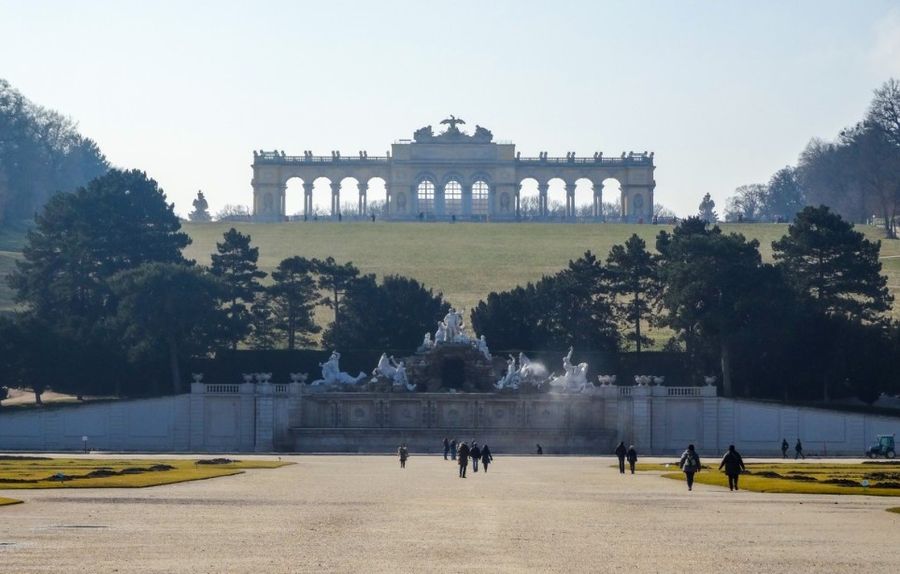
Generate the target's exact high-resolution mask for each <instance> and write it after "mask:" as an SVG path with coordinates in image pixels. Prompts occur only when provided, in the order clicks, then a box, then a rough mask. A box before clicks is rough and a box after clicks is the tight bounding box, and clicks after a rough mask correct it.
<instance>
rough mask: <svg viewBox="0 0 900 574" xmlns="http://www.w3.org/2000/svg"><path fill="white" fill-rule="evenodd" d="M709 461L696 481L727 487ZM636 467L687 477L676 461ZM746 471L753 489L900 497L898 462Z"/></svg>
mask: <svg viewBox="0 0 900 574" xmlns="http://www.w3.org/2000/svg"><path fill="white" fill-rule="evenodd" d="M707 464H708V465H709V466H707ZM707 464H704V465H703V469H702V471H701V472H698V473H697V474H695V475H694V481H695V482H698V483H700V484H709V485H713V486H721V487H722V488H728V478H727V477H726V476H725V474H724V473H723V472H721V471H719V470H717V469H718V461H716V462H708V463H707ZM636 470H638V471H651V472H662V473H663V474H662V476H663V477H664V478H671V479H675V480H684V473H682V472H680V471H679V470H678V466H677V465H676V464H675V463H674V461H673V462H672V463H669V464H667V465H666V464H638V465H637V466H636ZM673 471H675V472H673ZM747 471H748V472H747V473H746V474H742V475H741V478H740V487H741V488H742V489H744V490H750V491H754V492H776V493H791V494H868V495H872V496H900V465H897V464H888V463H881V464H867V463H748V464H747ZM864 484H865V486H863V485H864Z"/></svg>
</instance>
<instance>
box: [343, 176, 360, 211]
mask: <svg viewBox="0 0 900 574" xmlns="http://www.w3.org/2000/svg"><path fill="white" fill-rule="evenodd" d="M340 206H341V211H340V213H341V216H342V217H351V218H354V217H358V216H359V215H360V213H361V212H360V204H359V183H358V180H357V179H356V178H355V177H345V178H344V179H342V180H341V197H340Z"/></svg>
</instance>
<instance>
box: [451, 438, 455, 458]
mask: <svg viewBox="0 0 900 574" xmlns="http://www.w3.org/2000/svg"><path fill="white" fill-rule="evenodd" d="M450 460H456V439H453V440H451V441H450Z"/></svg>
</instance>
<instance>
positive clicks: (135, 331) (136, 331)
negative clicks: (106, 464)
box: [110, 263, 224, 394]
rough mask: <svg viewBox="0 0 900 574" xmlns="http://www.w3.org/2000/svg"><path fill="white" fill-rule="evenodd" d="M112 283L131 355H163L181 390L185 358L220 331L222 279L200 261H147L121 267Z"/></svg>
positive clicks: (174, 383) (202, 350)
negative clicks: (133, 265) (177, 262)
mask: <svg viewBox="0 0 900 574" xmlns="http://www.w3.org/2000/svg"><path fill="white" fill-rule="evenodd" d="M110 284H111V286H112V290H113V293H114V294H115V296H116V297H118V299H119V305H118V309H117V314H116V322H117V324H118V325H119V326H120V327H121V329H122V333H123V339H124V340H125V341H126V342H127V343H128V344H129V346H130V354H131V356H132V358H134V359H140V358H143V357H148V356H149V357H153V358H155V357H165V358H166V359H167V362H168V365H169V372H170V376H171V381H172V391H173V392H174V393H175V394H180V393H181V392H182V390H183V387H182V382H181V363H182V362H183V361H185V360H186V359H188V358H190V357H191V356H193V355H195V354H198V353H206V352H208V351H209V350H210V349H211V348H212V346H213V344H214V342H215V341H216V340H217V338H218V337H219V336H220V335H221V334H220V330H221V328H222V324H223V323H224V320H223V317H222V312H221V310H220V309H219V305H218V301H219V298H220V297H221V290H222V286H221V284H220V283H219V281H218V280H217V279H216V278H215V277H214V276H213V275H211V274H209V273H207V272H204V271H203V270H202V269H201V268H199V267H193V266H187V265H180V264H176V263H145V264H143V265H141V266H139V267H137V268H135V269H129V270H126V271H122V272H121V273H118V274H117V275H116V276H114V277H113V278H112V279H111V281H110Z"/></svg>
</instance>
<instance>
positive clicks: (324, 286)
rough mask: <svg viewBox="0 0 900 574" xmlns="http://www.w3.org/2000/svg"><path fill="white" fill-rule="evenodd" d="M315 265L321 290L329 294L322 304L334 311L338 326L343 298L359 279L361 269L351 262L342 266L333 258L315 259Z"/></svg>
mask: <svg viewBox="0 0 900 574" xmlns="http://www.w3.org/2000/svg"><path fill="white" fill-rule="evenodd" d="M313 263H314V269H315V273H316V275H318V277H319V289H321V290H323V291H326V292H328V293H329V295H326V296H325V297H323V298H322V304H323V305H325V306H326V307H331V308H332V309H333V310H334V323H335V324H336V325H337V324H338V323H339V322H340V321H339V319H340V309H341V297H343V296H344V294H345V293H346V292H347V290H348V289H350V287H351V286H352V285H353V284H354V282H355V280H356V278H357V277H359V269H357V268H356V267H355V266H354V265H353V263H350V262H347V263H344V264H343V265H340V264H338V263H336V262H335V260H334V258H333V257H328V258H326V259H324V260H321V259H313Z"/></svg>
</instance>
